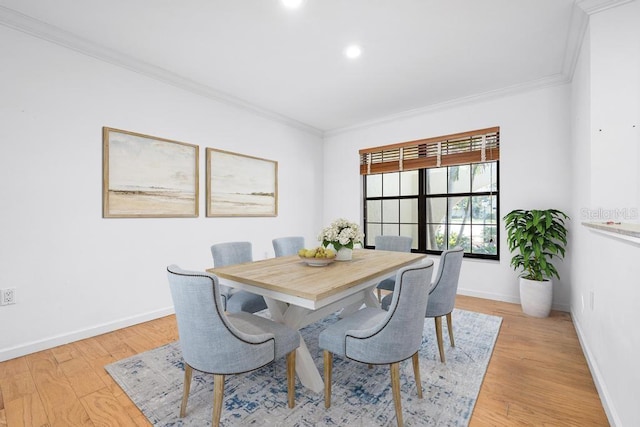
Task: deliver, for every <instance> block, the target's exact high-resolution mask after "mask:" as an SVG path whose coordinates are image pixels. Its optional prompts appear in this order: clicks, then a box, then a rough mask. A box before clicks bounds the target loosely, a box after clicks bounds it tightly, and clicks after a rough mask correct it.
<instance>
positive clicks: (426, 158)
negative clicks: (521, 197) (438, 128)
mask: <svg viewBox="0 0 640 427" xmlns="http://www.w3.org/2000/svg"><path fill="white" fill-rule="evenodd" d="M499 159H500V127H492V128H487V129H479V130H474V131H471V132H463V133H456V134H453V135H444V136H438V137H435V138H427V139H420V140H417V141H408V142H400V143H397V144H391V145H385V146H382V147H372V148H364V149H362V150H360V174H361V175H370V174H376V173H387V172H400V171H407V170H414V169H423V168H437V167H441V166H455V165H462V164H469V163H480V162H489V161H492V160H499Z"/></svg>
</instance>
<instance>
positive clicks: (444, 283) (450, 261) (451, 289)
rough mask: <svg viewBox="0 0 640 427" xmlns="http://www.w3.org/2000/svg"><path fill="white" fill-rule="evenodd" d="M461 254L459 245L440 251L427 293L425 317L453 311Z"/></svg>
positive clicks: (462, 254)
mask: <svg viewBox="0 0 640 427" xmlns="http://www.w3.org/2000/svg"><path fill="white" fill-rule="evenodd" d="M463 256H464V251H463V250H462V248H461V247H459V246H458V247H455V248H453V249H449V250H447V251H444V252H442V255H441V256H440V265H439V266H438V273H437V275H436V278H435V280H434V281H433V284H432V287H431V292H430V293H429V304H427V311H426V314H425V317H439V316H444V315H446V314H449V313H451V312H452V311H453V307H454V305H455V302H456V294H457V293H458V279H459V278H460V268H461V267H462V257H463Z"/></svg>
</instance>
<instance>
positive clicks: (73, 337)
mask: <svg viewBox="0 0 640 427" xmlns="http://www.w3.org/2000/svg"><path fill="white" fill-rule="evenodd" d="M173 313H175V311H174V308H173V307H166V308H163V309H160V310H155V311H149V312H147V313H142V314H138V315H135V316H131V317H125V318H123V319H120V320H115V321H113V322H107V323H103V324H100V325H96V326H93V327H91V328H88V329H82V330H77V331H73V332H69V333H65V334H61V335H56V336H53V337H49V338H46V339H42V340H39V341H32V342H30V343H26V344H21V345H18V346H15V347H10V348H3V349H1V350H0V362H4V361H5V360H10V359H15V358H16V357H21V356H25V355H27V354H31V353H35V352H38V351H42V350H47V349H50V348H53V347H57V346H59V345H64V344H68V343H70V342H74V341H79V340H83V339H85V338H91V337H95V336H98V335H101V334H105V333H107V332H112V331H115V330H118V329H122V328H126V327H129V326H132V325H137V324H139V323H144V322H148V321H149V320H154V319H159V318H161V317H165V316H168V315H170V314H173Z"/></svg>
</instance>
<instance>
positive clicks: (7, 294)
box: [0, 288, 16, 305]
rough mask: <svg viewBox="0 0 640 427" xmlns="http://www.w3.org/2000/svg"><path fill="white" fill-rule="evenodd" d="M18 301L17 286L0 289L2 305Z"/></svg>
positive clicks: (0, 302) (0, 303)
mask: <svg viewBox="0 0 640 427" xmlns="http://www.w3.org/2000/svg"><path fill="white" fill-rule="evenodd" d="M15 303H16V288H8V289H0V305H9V304H15Z"/></svg>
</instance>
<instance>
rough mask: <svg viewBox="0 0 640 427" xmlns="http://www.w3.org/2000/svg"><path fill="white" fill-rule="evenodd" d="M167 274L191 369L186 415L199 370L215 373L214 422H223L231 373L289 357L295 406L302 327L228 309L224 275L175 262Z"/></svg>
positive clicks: (288, 372) (290, 399) (185, 394)
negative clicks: (221, 281) (221, 282)
mask: <svg viewBox="0 0 640 427" xmlns="http://www.w3.org/2000/svg"><path fill="white" fill-rule="evenodd" d="M167 275H168V279H169V287H170V289H171V297H172V298H173V304H174V307H175V313H176V321H177V323H178V335H179V338H180V341H179V342H180V349H181V351H182V357H183V359H184V368H185V369H184V391H183V396H182V404H181V405H180V417H181V418H183V417H184V416H185V414H186V410H187V401H188V399H189V390H190V388H191V378H192V375H193V370H194V369H195V370H197V371H201V372H206V373H212V374H213V378H214V392H213V415H212V423H213V425H214V426H218V425H219V424H220V415H221V414H222V401H223V398H224V381H225V376H226V375H234V374H242V373H244V372H248V371H252V370H255V369H258V368H261V367H263V366H265V365H267V364H269V363H271V362H273V361H274V360H276V359H279V358H281V357H284V356H286V360H287V369H286V376H287V403H288V406H289V408H293V407H294V406H295V361H296V349H297V348H298V347H299V346H300V334H299V333H298V331H296V330H294V329H291V328H289V327H287V326H285V325H283V324H280V323H276V322H274V321H272V320H269V319H266V318H263V317H260V316H256V315H254V314H250V313H235V314H228V315H227V314H225V312H224V307H223V306H222V305H221V301H222V300H221V298H220V285H219V283H218V278H217V277H216V276H214V275H212V274H207V273H205V272H197V271H186V270H182V269H181V268H180V267H178V266H177V265H170V266H169V267H167Z"/></svg>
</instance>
